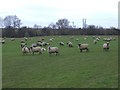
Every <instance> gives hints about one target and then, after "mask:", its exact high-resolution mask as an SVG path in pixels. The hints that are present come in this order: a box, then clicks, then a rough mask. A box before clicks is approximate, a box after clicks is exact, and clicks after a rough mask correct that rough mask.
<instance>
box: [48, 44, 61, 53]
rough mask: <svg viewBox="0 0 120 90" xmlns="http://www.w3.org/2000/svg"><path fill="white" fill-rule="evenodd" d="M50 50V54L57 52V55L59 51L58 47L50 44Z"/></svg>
mask: <svg viewBox="0 0 120 90" xmlns="http://www.w3.org/2000/svg"><path fill="white" fill-rule="evenodd" d="M48 52H49V55H50V54H52V53H55V54H56V55H57V54H58V53H59V52H58V47H50V46H48Z"/></svg>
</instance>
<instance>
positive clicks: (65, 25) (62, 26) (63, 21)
mask: <svg viewBox="0 0 120 90" xmlns="http://www.w3.org/2000/svg"><path fill="white" fill-rule="evenodd" d="M69 23H70V22H69V21H68V19H65V18H64V19H59V20H58V22H56V25H57V27H58V28H59V29H67V28H69Z"/></svg>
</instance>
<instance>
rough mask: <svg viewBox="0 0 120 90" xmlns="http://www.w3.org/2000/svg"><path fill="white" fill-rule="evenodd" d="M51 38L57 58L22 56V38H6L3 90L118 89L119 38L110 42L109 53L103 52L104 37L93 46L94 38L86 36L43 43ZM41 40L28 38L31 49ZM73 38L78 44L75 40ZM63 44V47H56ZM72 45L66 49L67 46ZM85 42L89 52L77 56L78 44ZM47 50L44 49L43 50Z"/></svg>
mask: <svg viewBox="0 0 120 90" xmlns="http://www.w3.org/2000/svg"><path fill="white" fill-rule="evenodd" d="M52 37H54V42H51V43H50V44H51V46H58V47H59V52H60V55H58V56H55V55H51V56H49V54H48V52H46V51H45V52H43V53H42V54H41V55H38V54H35V55H32V54H29V55H23V54H22V52H21V47H20V40H21V38H17V39H15V41H11V40H10V39H9V38H6V43H5V44H3V46H2V62H3V73H2V74H3V82H2V85H3V88H117V87H118V37H117V36H112V37H116V40H115V41H111V42H110V50H109V51H108V52H103V50H102V45H103V43H104V42H105V41H103V38H104V37H110V36H101V39H100V41H99V42H98V43H97V44H96V45H95V44H93V37H92V36H88V39H86V40H84V37H85V36H74V38H73V39H70V37H71V36H61V37H59V36H46V37H44V38H45V41H46V42H48V41H49V38H52ZM39 38H40V37H34V38H33V39H32V40H30V39H28V41H27V43H28V46H30V45H31V44H32V43H35V42H37V40H38V39H39ZM76 38H78V39H79V41H78V42H77V41H76ZM60 41H63V42H64V43H65V46H59V44H58V43H59V42H60ZM67 41H71V42H72V43H73V45H74V47H73V48H69V47H68V46H67V45H66V43H67ZM78 43H88V44H89V49H90V51H89V52H82V53H80V51H79V49H78V47H77V44H78ZM45 48H47V47H45Z"/></svg>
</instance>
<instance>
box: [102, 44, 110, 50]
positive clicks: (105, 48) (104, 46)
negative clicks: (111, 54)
mask: <svg viewBox="0 0 120 90" xmlns="http://www.w3.org/2000/svg"><path fill="white" fill-rule="evenodd" d="M109 48H110V43H109V42H107V43H104V44H103V50H105V51H108V50H109Z"/></svg>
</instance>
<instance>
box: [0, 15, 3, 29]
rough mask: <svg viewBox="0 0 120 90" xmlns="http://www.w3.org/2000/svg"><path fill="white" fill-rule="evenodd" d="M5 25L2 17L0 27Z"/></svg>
mask: <svg viewBox="0 0 120 90" xmlns="http://www.w3.org/2000/svg"><path fill="white" fill-rule="evenodd" d="M3 27H4V21H3V18H2V17H0V28H3Z"/></svg>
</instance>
